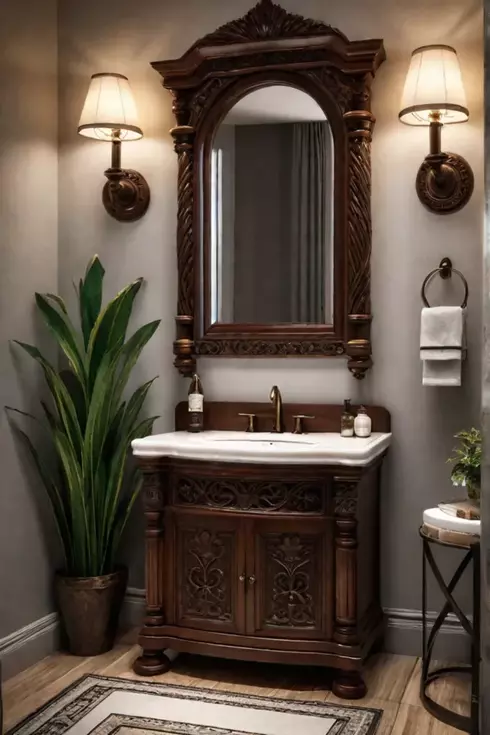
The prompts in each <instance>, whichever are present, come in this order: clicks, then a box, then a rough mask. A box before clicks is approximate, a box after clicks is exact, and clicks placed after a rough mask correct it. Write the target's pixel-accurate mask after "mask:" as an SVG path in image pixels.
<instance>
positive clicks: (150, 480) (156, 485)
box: [143, 472, 165, 511]
mask: <svg viewBox="0 0 490 735" xmlns="http://www.w3.org/2000/svg"><path fill="white" fill-rule="evenodd" d="M143 499H144V506H145V510H147V511H159V510H163V505H164V501H165V495H164V491H163V487H162V476H161V474H160V473H159V472H151V473H145V474H144V482H143Z"/></svg>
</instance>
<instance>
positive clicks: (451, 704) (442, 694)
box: [401, 659, 471, 716]
mask: <svg viewBox="0 0 490 735" xmlns="http://www.w3.org/2000/svg"><path fill="white" fill-rule="evenodd" d="M421 665H422V664H421V659H418V660H417V663H416V665H415V667H414V669H413V672H412V675H411V677H410V681H409V682H408V685H407V688H406V690H405V693H404V694H403V697H402V699H401V702H402V703H403V704H408V705H411V706H414V707H421V706H422V703H421V701H420V673H421ZM455 665H457V664H456V663H455V662H447V661H434V664H433V666H432V669H436V668H439V667H441V666H455ZM428 693H429V695H430V696H431V697H432V698H433V699H434V700H435V701H436V702H438V703H439V704H442V706H443V707H448V708H450V709H452V710H453V711H454V712H457V713H458V714H462V715H465V716H469V714H470V708H471V680H470V676H469V675H465V674H461V675H459V674H452V675H450V676H447V677H444V678H443V679H440V680H438V681H435V682H433V683H432V684H431V685H430V687H429V689H428Z"/></svg>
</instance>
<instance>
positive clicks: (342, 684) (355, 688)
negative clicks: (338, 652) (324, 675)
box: [332, 671, 367, 699]
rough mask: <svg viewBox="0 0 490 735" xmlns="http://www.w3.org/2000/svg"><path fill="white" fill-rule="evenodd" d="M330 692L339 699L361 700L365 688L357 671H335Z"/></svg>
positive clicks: (365, 691)
mask: <svg viewBox="0 0 490 735" xmlns="http://www.w3.org/2000/svg"><path fill="white" fill-rule="evenodd" d="M332 692H333V693H334V694H335V696H337V697H340V699H362V698H363V697H365V696H366V693H367V687H366V685H365V683H364V679H363V678H362V676H361V674H360V672H359V671H337V674H336V676H335V678H334V680H333V683H332Z"/></svg>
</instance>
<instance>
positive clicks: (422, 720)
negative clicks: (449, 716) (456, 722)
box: [391, 704, 461, 735]
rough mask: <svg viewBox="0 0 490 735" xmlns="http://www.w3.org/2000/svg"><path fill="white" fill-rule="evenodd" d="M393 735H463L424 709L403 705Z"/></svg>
mask: <svg viewBox="0 0 490 735" xmlns="http://www.w3.org/2000/svg"><path fill="white" fill-rule="evenodd" d="M391 735H461V730H456V729H455V728H454V727H449V725H445V724H444V723H443V722H438V721H437V720H435V719H434V718H433V717H431V716H430V715H429V713H428V712H426V711H425V709H423V708H422V707H414V706H413V705H411V704H401V705H400V707H399V710H398V715H397V717H396V720H395V725H394V727H393V731H392V733H391Z"/></svg>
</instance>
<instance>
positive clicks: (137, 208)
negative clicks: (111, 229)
mask: <svg viewBox="0 0 490 735" xmlns="http://www.w3.org/2000/svg"><path fill="white" fill-rule="evenodd" d="M105 175H106V176H107V178H108V179H109V180H108V182H107V183H106V184H105V186H104V189H103V191H102V201H103V203H104V207H105V208H106V210H107V212H108V214H110V215H111V217H114V219H117V220H119V222H134V221H135V220H137V219H140V217H143V215H144V214H145V213H146V210H147V209H148V206H149V204H150V187H149V186H148V184H147V182H146V179H145V178H144V177H143V176H142V175H141V174H140V173H138V171H133V170H132V169H128V168H126V169H108V170H107V171H106V172H105Z"/></svg>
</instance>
